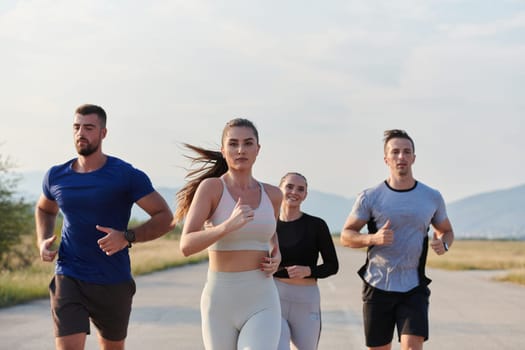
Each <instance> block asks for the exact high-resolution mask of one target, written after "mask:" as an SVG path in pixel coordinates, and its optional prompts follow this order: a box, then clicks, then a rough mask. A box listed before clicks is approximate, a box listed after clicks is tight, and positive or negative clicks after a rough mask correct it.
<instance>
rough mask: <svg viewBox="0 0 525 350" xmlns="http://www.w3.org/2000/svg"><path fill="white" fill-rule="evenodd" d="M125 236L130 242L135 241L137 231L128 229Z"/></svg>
mask: <svg viewBox="0 0 525 350" xmlns="http://www.w3.org/2000/svg"><path fill="white" fill-rule="evenodd" d="M124 237H126V240H127V241H128V242H135V232H134V231H133V230H126V231H125V232H124Z"/></svg>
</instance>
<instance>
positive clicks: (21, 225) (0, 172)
mask: <svg viewBox="0 0 525 350" xmlns="http://www.w3.org/2000/svg"><path fill="white" fill-rule="evenodd" d="M13 167H14V165H13V163H12V162H11V161H10V159H9V158H5V157H3V156H2V155H1V154H0V268H2V269H5V268H10V267H13V264H14V263H15V261H16V262H18V263H20V262H22V263H23V264H25V263H27V259H28V258H30V256H31V255H33V254H29V255H27V254H26V253H27V249H26V248H24V249H21V247H20V243H21V240H22V237H23V236H24V235H26V236H27V235H30V234H31V233H32V231H33V226H34V224H33V215H32V206H31V205H30V204H28V203H26V202H25V200H24V199H23V198H20V197H17V196H16V195H17V193H16V186H17V184H18V181H19V177H18V176H16V175H15V174H13V173H12V172H11V169H12V168H13ZM33 248H34V246H33ZM33 250H34V249H33ZM8 257H9V258H8ZM12 258H15V259H14V260H13V259H12Z"/></svg>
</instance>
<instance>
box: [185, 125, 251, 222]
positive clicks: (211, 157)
mask: <svg viewBox="0 0 525 350" xmlns="http://www.w3.org/2000/svg"><path fill="white" fill-rule="evenodd" d="M233 127H245V128H250V129H252V131H253V133H254V134H255V139H256V141H257V143H259V133H258V132H257V128H256V127H255V125H254V124H253V123H252V122H251V121H250V120H248V119H244V118H235V119H232V120H230V121H229V122H227V123H226V126H225V127H224V129H223V131H222V138H221V145H222V143H223V141H224V137H225V135H226V132H227V130H228V128H233ZM184 146H185V147H186V148H187V149H189V150H190V151H192V152H193V153H196V154H197V155H196V156H190V155H184V156H185V157H186V158H188V159H190V160H191V165H190V169H188V174H187V175H186V176H185V179H187V180H188V181H187V182H186V184H185V185H184V186H183V187H182V188H181V189H180V190H179V191H178V192H177V209H176V210H175V222H180V221H182V219H183V218H184V217H185V216H186V214H187V213H188V210H189V208H190V205H191V202H192V201H193V197H194V196H195V192H196V191H197V187H199V185H200V183H201V182H202V181H203V180H204V179H207V178H210V177H220V176H221V175H223V174H224V173H226V172H227V171H228V164H227V163H226V159H224V157H223V156H222V153H221V152H220V151H213V150H208V149H205V148H201V147H197V146H193V145H190V144H187V143H185V144H184Z"/></svg>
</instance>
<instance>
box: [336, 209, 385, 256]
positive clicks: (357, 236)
mask: <svg viewBox="0 0 525 350" xmlns="http://www.w3.org/2000/svg"><path fill="white" fill-rule="evenodd" d="M365 224H366V221H365V220H360V219H358V218H356V217H354V216H353V215H352V214H350V215H348V218H347V219H346V222H345V225H344V226H343V231H342V232H341V238H340V240H341V244H342V245H343V246H345V247H350V248H363V247H370V246H373V245H390V244H392V242H393V241H394V231H392V230H391V229H390V220H387V221H386V223H385V224H384V225H383V227H381V228H380V229H379V230H378V231H377V232H376V233H374V234H366V235H365V234H361V233H360V231H361V229H362V228H363V226H365Z"/></svg>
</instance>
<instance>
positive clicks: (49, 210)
mask: <svg viewBox="0 0 525 350" xmlns="http://www.w3.org/2000/svg"><path fill="white" fill-rule="evenodd" d="M57 215H58V205H57V203H56V202H55V201H52V200H50V199H48V198H47V197H46V196H44V195H43V194H42V195H40V198H39V199H38V202H37V204H36V208H35V226H36V240H37V246H38V249H39V252H40V258H41V259H42V260H43V261H48V262H50V261H53V260H54V259H55V256H56V254H57V251H56V250H51V249H50V248H51V245H52V244H53V242H54V241H55V239H56V236H55V235H54V234H53V231H54V230H55V223H56V217H57Z"/></svg>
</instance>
